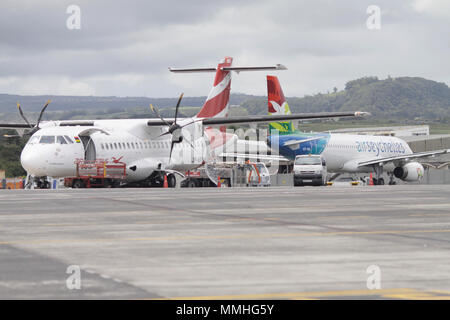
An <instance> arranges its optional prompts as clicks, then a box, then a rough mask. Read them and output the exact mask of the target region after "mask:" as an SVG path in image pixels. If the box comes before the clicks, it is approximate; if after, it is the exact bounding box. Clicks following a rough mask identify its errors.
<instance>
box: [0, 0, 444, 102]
mask: <svg viewBox="0 0 450 320" xmlns="http://www.w3.org/2000/svg"><path fill="white" fill-rule="evenodd" d="M55 3H56V4H55ZM69 5H78V6H79V8H80V9H81V29H79V30H77V29H75V30H70V29H68V28H67V26H66V22H67V19H68V18H69V16H70V14H68V13H66V10H67V7H68V6H69ZM369 5H377V6H378V7H379V8H380V9H381V29H379V30H369V29H368V28H367V25H366V20H367V19H368V18H369V16H370V15H371V14H368V13H367V12H366V10H367V8H368V6H369ZM449 39H450V1H449V0H398V1H397V0H370V1H366V0H352V1H349V0H339V1H332V0H314V1H313V0H310V1H299V0H295V1H294V0H291V1H286V0H278V1H274V0H267V1H266V0H258V1H250V0H247V1H246V0H226V1H217V0H214V1H211V0H210V1H199V0H189V1H181V0H179V1H172V0H165V1H153V0H150V1H136V0H131V1H130V0H127V1H106V0H99V1H96V0H79V1H77V0H70V1H65V0H59V1H45V0H40V1H36V0H29V1H25V0H1V2H0V93H9V94H26V95H40V94H52V95H53V94H54V95H96V96H147V97H175V96H178V95H179V93H180V92H184V93H185V95H187V96H198V95H207V94H208V92H209V90H210V87H211V84H212V80H213V74H209V73H205V74H189V75H188V74H171V73H170V72H169V71H168V69H167V68H168V67H210V66H215V65H217V63H218V61H219V60H220V59H221V58H222V57H224V56H232V57H233V58H234V65H236V66H247V65H250V66H254V65H272V64H276V63H282V64H284V65H285V66H287V67H288V70H287V71H278V72H275V73H272V74H276V75H278V76H279V78H280V81H281V83H282V86H283V88H284V91H285V94H286V95H288V96H304V95H306V94H315V93H318V92H327V91H332V90H333V87H335V86H336V87H337V88H338V89H339V90H341V89H343V88H344V85H345V83H346V82H347V81H348V80H352V79H355V78H358V77H362V76H378V77H379V78H382V79H383V78H386V77H387V76H388V75H391V76H392V77H399V76H419V77H425V78H428V79H432V80H436V81H440V82H445V83H447V84H450V59H449V57H450V45H449V44H450V41H449ZM232 91H233V92H242V93H248V94H258V95H265V94H266V80H265V73H264V72H253V73H241V74H239V75H234V76H233V81H232Z"/></svg>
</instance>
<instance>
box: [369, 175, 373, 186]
mask: <svg viewBox="0 0 450 320" xmlns="http://www.w3.org/2000/svg"><path fill="white" fill-rule="evenodd" d="M369 186H373V176H372V173H370V178H369Z"/></svg>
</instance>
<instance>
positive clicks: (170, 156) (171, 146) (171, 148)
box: [169, 140, 175, 164]
mask: <svg viewBox="0 0 450 320" xmlns="http://www.w3.org/2000/svg"><path fill="white" fill-rule="evenodd" d="M174 144H175V142H174V141H173V140H172V142H171V144H170V153H169V164H170V161H171V160H172V151H173V145H174Z"/></svg>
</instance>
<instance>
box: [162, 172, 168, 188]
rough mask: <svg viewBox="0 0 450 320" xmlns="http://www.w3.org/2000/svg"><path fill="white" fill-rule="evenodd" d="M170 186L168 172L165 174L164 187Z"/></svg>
mask: <svg viewBox="0 0 450 320" xmlns="http://www.w3.org/2000/svg"><path fill="white" fill-rule="evenodd" d="M168 187H169V183H168V182H167V174H165V175H164V184H163V188H168Z"/></svg>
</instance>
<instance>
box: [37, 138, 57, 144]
mask: <svg viewBox="0 0 450 320" xmlns="http://www.w3.org/2000/svg"><path fill="white" fill-rule="evenodd" d="M39 143H45V144H50V143H55V136H42V137H41V140H39Z"/></svg>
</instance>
